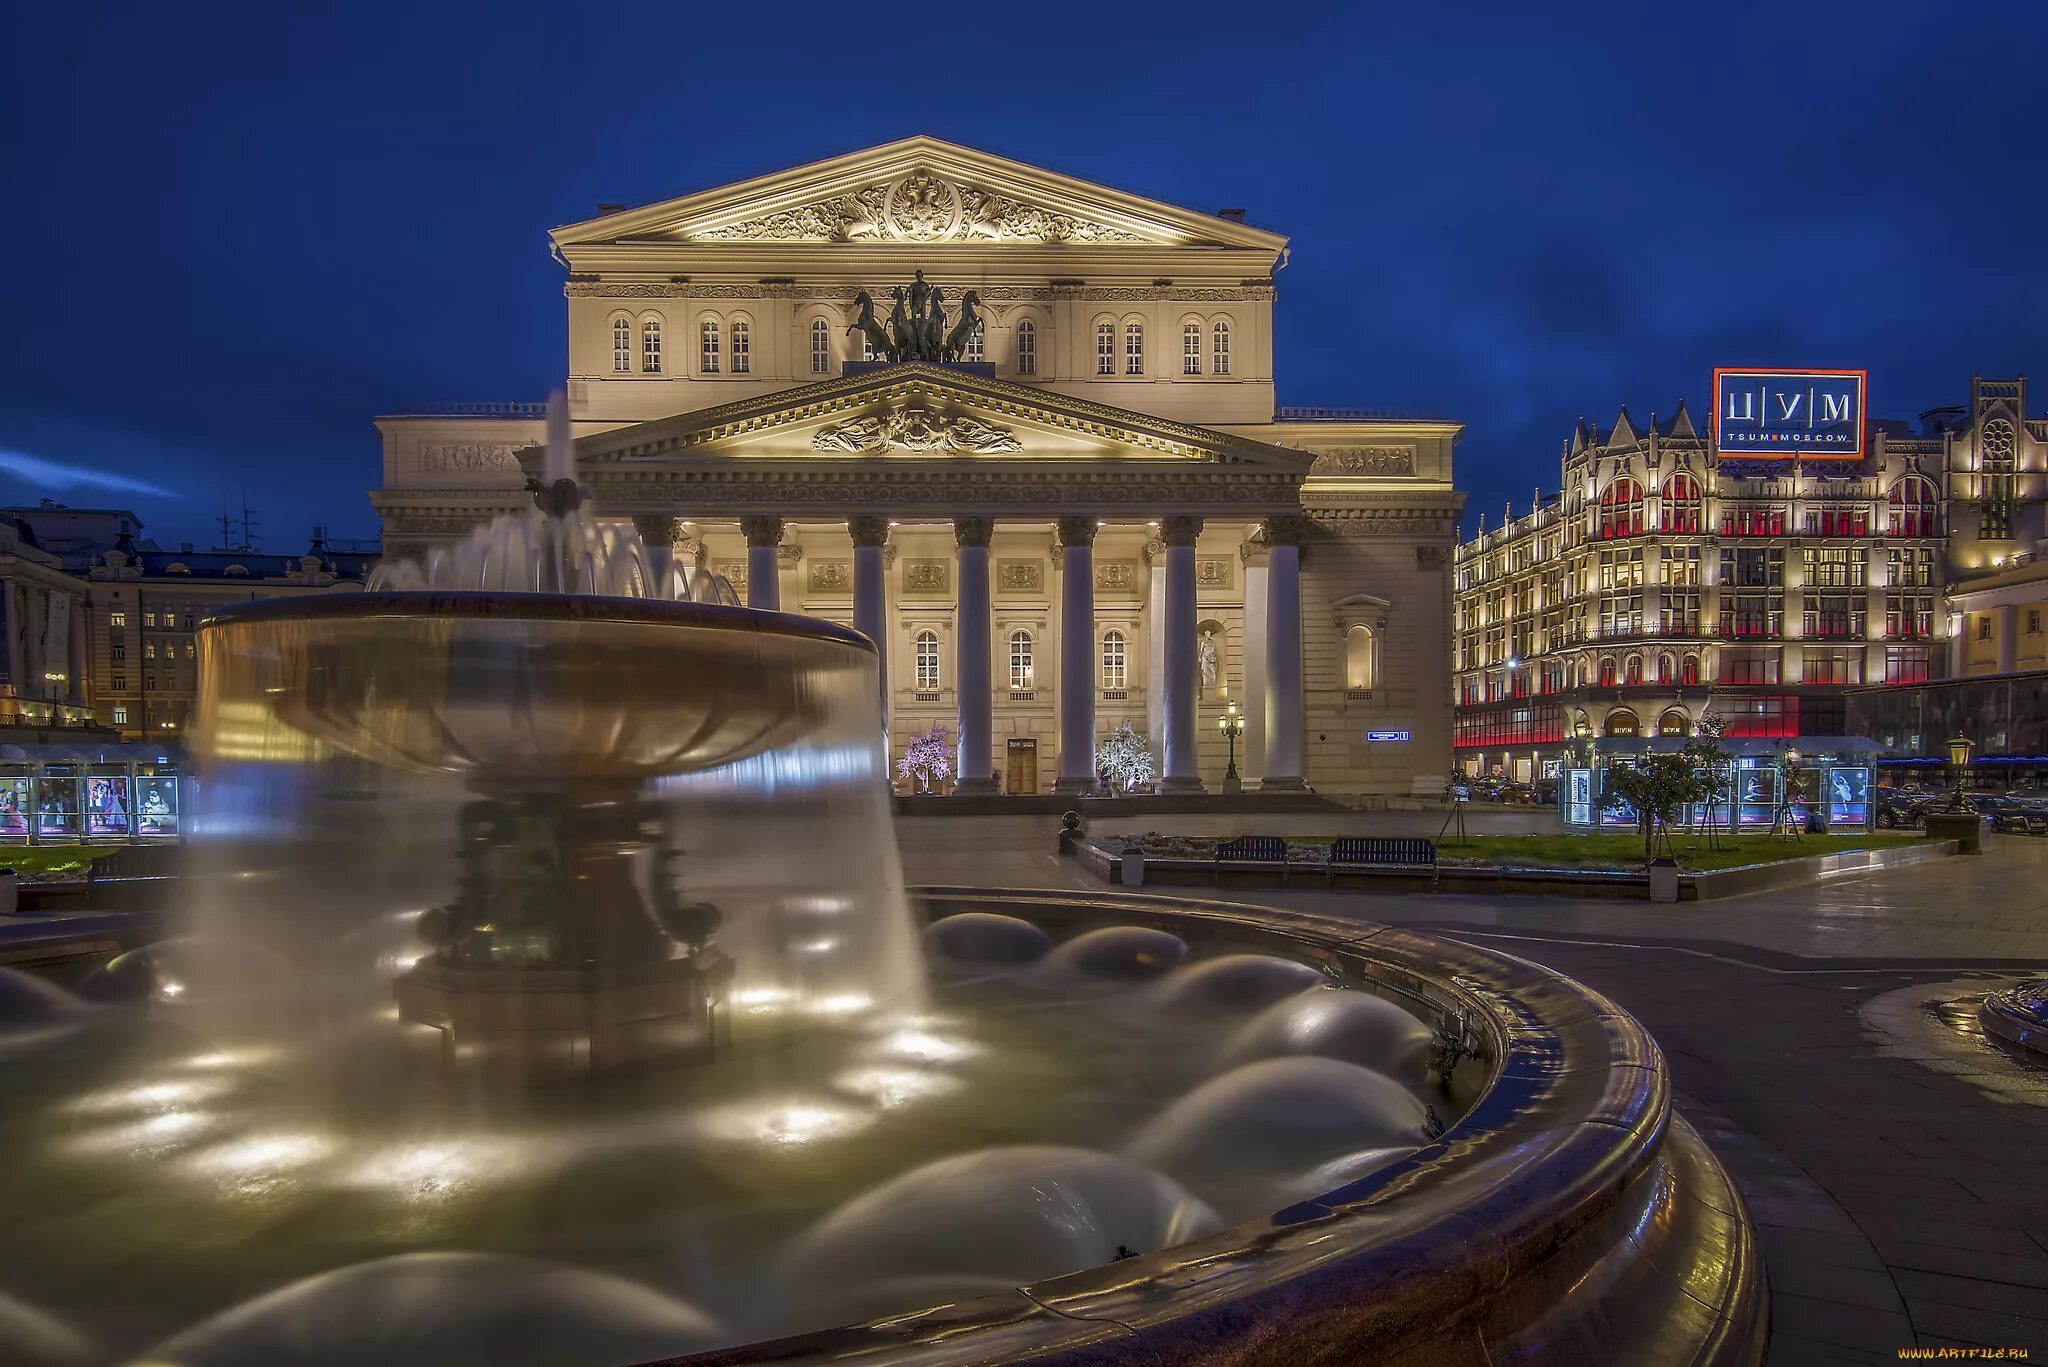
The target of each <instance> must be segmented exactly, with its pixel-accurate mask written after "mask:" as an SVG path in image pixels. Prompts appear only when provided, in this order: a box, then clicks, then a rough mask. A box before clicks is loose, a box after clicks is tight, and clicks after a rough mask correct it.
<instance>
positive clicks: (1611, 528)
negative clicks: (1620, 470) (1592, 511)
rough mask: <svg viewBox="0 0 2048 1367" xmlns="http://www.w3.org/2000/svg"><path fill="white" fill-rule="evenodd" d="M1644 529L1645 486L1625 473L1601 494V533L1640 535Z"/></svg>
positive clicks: (1603, 534) (1606, 534)
mask: <svg viewBox="0 0 2048 1367" xmlns="http://www.w3.org/2000/svg"><path fill="white" fill-rule="evenodd" d="M1642 530H1643V486H1642V485H1640V484H1638V483H1636V482H1635V481H1634V480H1632V479H1630V478H1629V477H1628V476H1627V475H1623V476H1622V477H1621V478H1620V479H1617V480H1615V481H1614V482H1613V483H1612V484H1610V485H1608V486H1607V491H1606V492H1605V493H1603V494H1601V495H1600V535H1602V536H1640V535H1641V534H1642Z"/></svg>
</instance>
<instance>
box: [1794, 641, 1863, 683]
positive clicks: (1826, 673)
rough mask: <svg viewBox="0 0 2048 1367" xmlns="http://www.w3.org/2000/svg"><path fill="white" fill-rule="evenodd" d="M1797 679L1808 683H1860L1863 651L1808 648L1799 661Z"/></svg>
mask: <svg viewBox="0 0 2048 1367" xmlns="http://www.w3.org/2000/svg"><path fill="white" fill-rule="evenodd" d="M1799 681H1800V682H1801V683H1810V684H1859V683H1862V682H1863V652H1862V651H1860V650H1812V649H1809V650H1808V651H1807V652H1806V655H1805V657H1804V658H1803V659H1802V660H1801V661H1800V675H1799Z"/></svg>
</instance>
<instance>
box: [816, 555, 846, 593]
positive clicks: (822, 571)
mask: <svg viewBox="0 0 2048 1367" xmlns="http://www.w3.org/2000/svg"><path fill="white" fill-rule="evenodd" d="M810 566H811V575H810V585H811V592H812V593H851V592H853V562H852V561H851V560H813V561H811V562H810Z"/></svg>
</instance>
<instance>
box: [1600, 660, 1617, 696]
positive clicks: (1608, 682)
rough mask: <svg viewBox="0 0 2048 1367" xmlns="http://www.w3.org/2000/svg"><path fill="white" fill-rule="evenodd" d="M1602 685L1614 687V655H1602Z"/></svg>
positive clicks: (1603, 686)
mask: <svg viewBox="0 0 2048 1367" xmlns="http://www.w3.org/2000/svg"><path fill="white" fill-rule="evenodd" d="M1600 686H1601V687H1602V688H1612V687H1614V657H1613V656H1612V655H1602V656H1601V657H1600Z"/></svg>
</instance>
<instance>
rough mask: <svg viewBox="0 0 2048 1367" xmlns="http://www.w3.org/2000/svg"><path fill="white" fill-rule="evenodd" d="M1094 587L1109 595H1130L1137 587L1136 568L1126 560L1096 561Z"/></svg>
mask: <svg viewBox="0 0 2048 1367" xmlns="http://www.w3.org/2000/svg"><path fill="white" fill-rule="evenodd" d="M1095 587H1096V588H1098V589H1102V590H1104V591H1105V592H1109V593H1132V592H1135V591H1136V590H1137V587H1138V567H1137V565H1136V564H1134V563H1132V562H1131V561H1128V560H1104V561H1098V562H1097V563H1096V566H1095Z"/></svg>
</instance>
